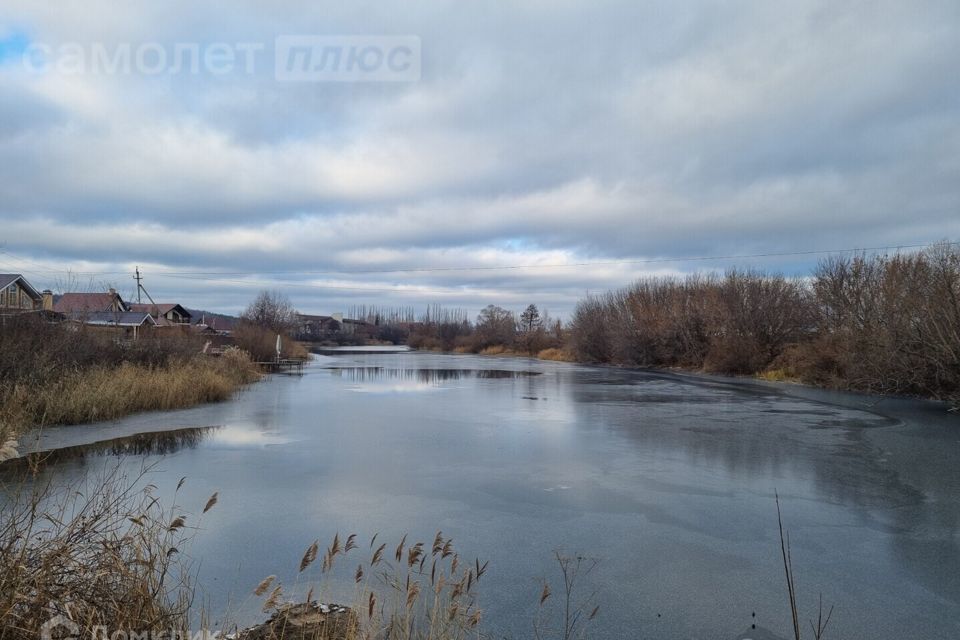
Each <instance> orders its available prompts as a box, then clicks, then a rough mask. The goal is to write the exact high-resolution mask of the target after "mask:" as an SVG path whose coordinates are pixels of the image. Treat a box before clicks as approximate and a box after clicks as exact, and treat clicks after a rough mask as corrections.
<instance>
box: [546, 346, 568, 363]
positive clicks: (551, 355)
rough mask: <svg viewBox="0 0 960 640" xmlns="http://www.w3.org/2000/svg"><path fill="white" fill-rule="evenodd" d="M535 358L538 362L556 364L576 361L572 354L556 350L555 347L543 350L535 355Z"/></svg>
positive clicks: (564, 350)
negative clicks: (552, 362)
mask: <svg viewBox="0 0 960 640" xmlns="http://www.w3.org/2000/svg"><path fill="white" fill-rule="evenodd" d="M537 358H538V359H540V360H555V361H557V362H574V361H575V360H576V358H574V357H573V354H572V353H570V352H569V351H567V350H566V349H557V348H555V347H551V348H549V349H543V350H542V351H540V352H539V353H538V354H537Z"/></svg>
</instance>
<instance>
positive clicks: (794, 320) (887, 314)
mask: <svg viewBox="0 0 960 640" xmlns="http://www.w3.org/2000/svg"><path fill="white" fill-rule="evenodd" d="M398 333H400V334H402V335H400V336H398V335H397V334H398ZM382 334H383V336H384V337H386V336H391V337H393V338H394V340H396V338H397V337H401V338H402V339H403V340H405V341H406V343H407V344H408V345H409V346H411V347H412V348H414V349H422V350H429V351H444V352H451V353H475V354H480V355H512V356H524V357H537V358H540V359H544V360H559V361H564V362H578V363H582V364H604V365H614V366H626V367H642V368H662V369H674V370H684V371H694V372H702V373H714V374H725V375H736V376H755V377H758V378H760V379H763V380H767V381H773V382H798V383H803V384H807V385H810V386H816V387H821V388H829V389H837V390H843V391H855V392H865V393H871V394H880V395H895V396H910V397H919V398H926V399H932V400H940V401H945V402H947V403H948V404H949V405H950V406H951V407H952V408H958V407H960V243H949V242H942V243H939V244H936V245H933V246H931V247H930V248H928V249H925V250H923V251H917V252H912V253H898V254H895V255H891V256H887V255H872V256H867V255H855V256H833V257H829V258H826V259H824V260H822V261H821V262H820V263H819V265H818V266H817V267H816V269H814V271H813V272H812V273H811V274H809V275H805V276H794V277H787V276H785V275H783V274H780V273H771V272H767V271H760V270H743V269H731V270H728V271H727V272H725V273H724V274H717V273H696V274H692V275H688V276H685V277H651V278H644V279H641V280H639V281H637V282H635V283H633V284H631V285H629V286H627V287H624V288H622V289H617V290H613V291H609V292H607V293H603V294H599V295H588V296H587V297H586V298H584V299H582V300H581V301H580V302H579V303H578V304H577V306H576V308H575V310H574V312H573V315H572V318H571V319H570V321H569V322H568V323H567V324H565V325H564V324H563V323H561V322H560V321H558V320H551V319H550V318H549V316H547V314H545V313H544V314H542V315H541V313H540V311H539V310H538V309H537V307H536V306H535V305H530V306H529V307H527V308H526V310H525V311H524V312H523V313H521V314H519V315H516V314H514V313H512V312H510V311H508V310H505V309H503V308H501V307H497V306H494V305H490V306H488V307H486V308H485V309H484V310H483V311H481V312H480V315H479V316H478V317H477V318H476V320H475V321H474V322H471V321H470V320H469V319H468V318H467V315H466V313H465V312H464V311H462V310H444V309H432V310H431V311H430V313H428V314H427V315H426V316H425V317H424V318H423V320H422V321H420V322H417V323H412V324H411V325H410V326H409V329H407V331H406V332H405V333H403V332H402V331H401V330H400V329H398V328H397V327H395V326H394V327H392V326H389V323H387V324H385V325H384V326H383V327H382Z"/></svg>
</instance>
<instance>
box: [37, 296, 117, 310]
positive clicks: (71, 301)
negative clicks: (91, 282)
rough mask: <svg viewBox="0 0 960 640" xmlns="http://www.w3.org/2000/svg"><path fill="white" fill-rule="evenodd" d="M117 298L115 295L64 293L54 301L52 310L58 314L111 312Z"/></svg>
mask: <svg viewBox="0 0 960 640" xmlns="http://www.w3.org/2000/svg"><path fill="white" fill-rule="evenodd" d="M119 297H120V296H118V295H117V294H115V293H65V294H63V295H62V296H60V297H59V298H58V299H57V300H55V301H54V303H53V310H54V311H58V312H60V313H77V312H82V313H96V312H99V311H113V302H114V300H115V299H117V298H119Z"/></svg>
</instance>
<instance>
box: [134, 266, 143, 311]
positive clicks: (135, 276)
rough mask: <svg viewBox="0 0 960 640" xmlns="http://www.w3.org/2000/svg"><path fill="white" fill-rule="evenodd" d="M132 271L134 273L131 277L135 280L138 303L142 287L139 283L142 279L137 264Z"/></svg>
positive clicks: (138, 302)
mask: <svg viewBox="0 0 960 640" xmlns="http://www.w3.org/2000/svg"><path fill="white" fill-rule="evenodd" d="M134 273H135V274H136V275H134V276H133V279H134V280H136V281H137V304H140V289H142V288H143V286H142V285H141V284H140V281H141V280H143V276H141V275H140V267H139V266H137V267H136V269H135V270H134Z"/></svg>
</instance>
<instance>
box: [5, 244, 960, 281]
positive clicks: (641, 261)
mask: <svg viewBox="0 0 960 640" xmlns="http://www.w3.org/2000/svg"><path fill="white" fill-rule="evenodd" d="M933 244H935V243H924V244H901V245H887V246H881V247H853V248H846V249H817V250H810V251H781V252H767V253H750V254H730V255H713V256H674V257H660V258H623V259H616V260H595V261H585V262H563V263H546V264H536V263H533V264H529V263H528V264H513V265H491V266H469V267H405V268H395V269H321V270H310V269H306V270H304V269H283V270H264V271H187V270H165V271H157V272H153V275H157V276H171V277H172V276H183V277H189V276H245V275H251V276H252V275H365V274H371V275H373V274H388V273H438V272H470V271H500V270H520V269H561V268H572V267H591V266H613V265H631V264H634V265H636V264H662V263H671V262H708V261H712V260H718V261H719V260H747V259H753V258H786V257H799V256H813V255H825V254H838V253H866V252H868V251H889V250H902V249H921V248H927V247H930V246H932V245H933ZM942 244H946V245H951V246H953V245H960V242H943V243H942ZM0 253H3V254H5V255H7V256H10V257H11V258H12V257H13V256H11V254H9V253H7V252H6V251H0ZM19 260H21V261H24V262H28V263H31V264H36V265H37V266H42V265H39V264H38V263H36V262H31V261H29V260H25V259H22V258H19ZM44 272H46V273H64V270H46V271H44ZM34 273H36V271H34ZM72 273H74V274H76V275H83V276H95V275H124V274H127V273H128V272H127V271H74V272H72Z"/></svg>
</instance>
